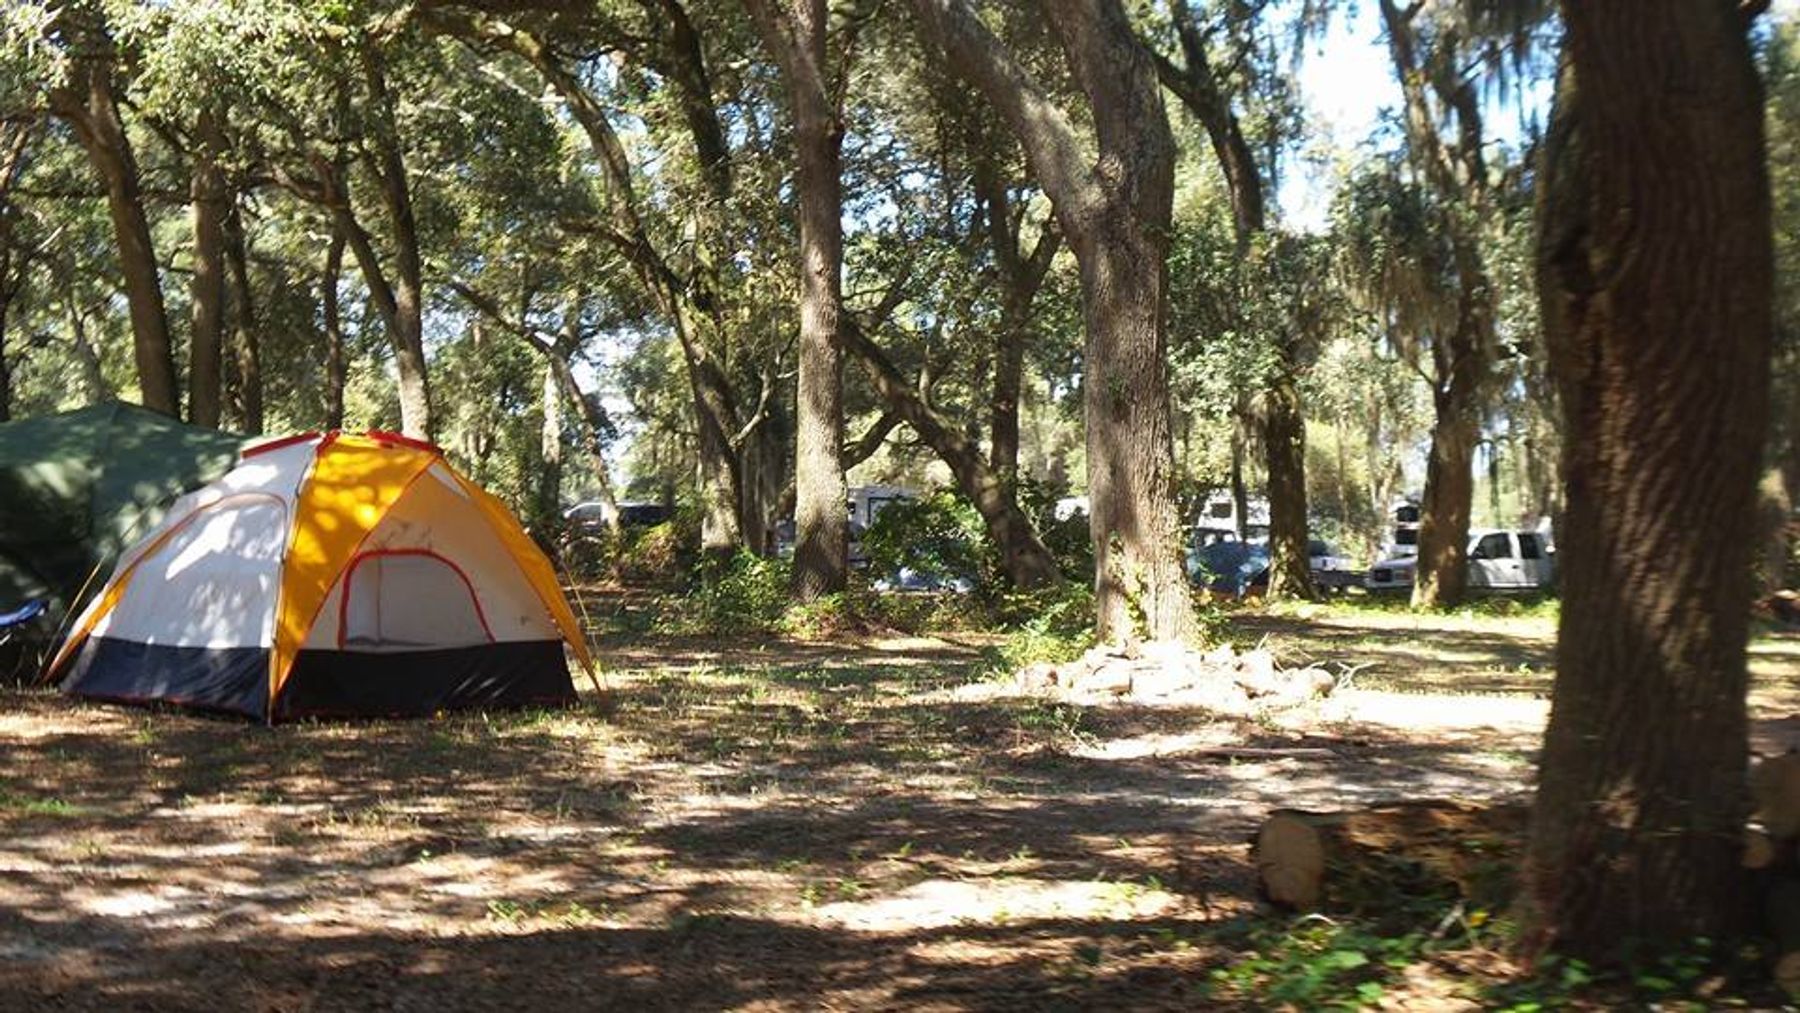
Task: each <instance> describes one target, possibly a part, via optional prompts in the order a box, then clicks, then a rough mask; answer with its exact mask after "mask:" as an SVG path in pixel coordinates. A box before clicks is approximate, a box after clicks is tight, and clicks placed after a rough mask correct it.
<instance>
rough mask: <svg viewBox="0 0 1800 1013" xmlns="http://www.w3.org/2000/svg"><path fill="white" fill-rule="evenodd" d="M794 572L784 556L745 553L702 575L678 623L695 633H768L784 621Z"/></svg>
mask: <svg viewBox="0 0 1800 1013" xmlns="http://www.w3.org/2000/svg"><path fill="white" fill-rule="evenodd" d="M790 576H791V570H790V567H789V565H788V562H787V561H786V560H784V559H766V558H764V557H762V556H758V555H755V554H753V553H749V552H740V553H738V554H737V555H736V556H734V557H732V559H731V561H730V562H729V563H727V564H725V565H724V566H722V567H718V568H716V569H714V570H713V572H711V573H709V574H706V575H703V576H700V577H697V578H696V580H695V582H694V589H693V590H692V591H690V592H689V593H688V595H687V597H686V606H685V608H684V609H683V610H682V611H683V613H684V614H683V615H682V616H680V617H679V618H678V619H676V621H675V624H676V625H677V626H678V627H680V628H681V629H682V630H683V631H685V632H690V633H713V634H728V633H766V632H769V631H771V630H774V629H777V628H778V627H779V626H780V625H781V621H782V615H783V613H784V612H786V610H787V607H788V604H789V603H790V601H791V600H792V594H791V593H790V592H789V589H788V582H789V579H790Z"/></svg>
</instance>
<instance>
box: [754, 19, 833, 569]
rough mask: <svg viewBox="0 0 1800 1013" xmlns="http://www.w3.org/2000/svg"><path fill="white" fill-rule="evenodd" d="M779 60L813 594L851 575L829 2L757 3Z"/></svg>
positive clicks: (799, 546) (802, 502) (800, 449)
mask: <svg viewBox="0 0 1800 1013" xmlns="http://www.w3.org/2000/svg"><path fill="white" fill-rule="evenodd" d="M749 6H750V8H751V13H752V14H753V15H754V16H755V19H756V21H757V25H758V28H759V29H760V30H761V33H762V36H763V40H764V42H765V43H766V44H767V45H768V47H769V49H770V51H771V52H772V53H773V54H774V55H775V58H776V61H777V62H778V63H779V64H780V65H781V76H782V80H783V84H784V85H785V86H786V88H787V92H788V102H789V107H790V109H791V111H792V113H793V117H794V147H795V154H796V157H797V159H798V163H799V164H798V168H797V171H796V173H795V189H796V190H797V191H798V196H799V203H800V210H799V218H800V382H799V390H798V394H797V397H796V400H797V402H798V403H797V404H796V405H795V411H794V429H795V445H794V496H795V502H794V531H795V540H794V594H795V596H796V597H798V598H799V600H801V601H812V600H814V599H817V598H820V597H823V596H824V595H828V594H832V593H834V592H837V591H841V590H843V589H844V587H845V585H846V583H847V581H848V580H849V570H850V565H849V518H848V516H847V514H846V507H845V504H846V503H847V501H848V499H849V490H848V489H847V488H846V487H845V484H844V461H843V457H842V454H843V449H844V363H843V355H842V352H841V351H840V349H839V344H838V327H839V318H840V316H841V315H842V312H843V276H842V274H843V262H844V235H843V210H844V197H843V165H842V162H843V144H844V128H843V124H842V122H841V121H840V120H839V117H838V111H837V107H836V104H835V102H834V101H833V98H832V94H831V88H830V87H829V84H828V82H827V81H826V77H825V73H826V71H825V61H826V52H825V28H826V24H825V23H826V14H827V6H826V4H825V0H751V3H750V4H749Z"/></svg>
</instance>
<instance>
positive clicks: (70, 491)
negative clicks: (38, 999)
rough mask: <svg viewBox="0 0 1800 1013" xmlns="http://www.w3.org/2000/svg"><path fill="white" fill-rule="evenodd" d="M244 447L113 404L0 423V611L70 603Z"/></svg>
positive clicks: (231, 438)
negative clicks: (33, 602)
mask: <svg viewBox="0 0 1800 1013" xmlns="http://www.w3.org/2000/svg"><path fill="white" fill-rule="evenodd" d="M243 443H244V440H243V438H242V437H238V436H233V435H230V434H228V433H221V432H217V431H215V430H211V429H198V428H195V427H193V426H187V425H183V424H181V423H180V422H177V421H175V420H174V419H171V418H169V417H167V416H165V415H160V414H158V413H156V412H152V411H148V410H146V409H143V408H139V407H138V406H136V405H130V404H125V403H124V402H120V401H109V402H104V403H101V404H97V405H93V406H92V407H88V408H82V409H78V410H76V411H72V412H64V413H62V414H60V415H43V416H38V417H36V418H29V419H22V420H20V421H18V422H8V423H5V424H0V612H4V611H6V610H7V609H10V608H12V607H13V606H15V605H17V604H19V603H20V602H22V601H24V600H26V599H29V598H49V599H51V600H52V602H53V603H54V605H55V607H57V608H58V609H61V608H66V607H68V606H69V605H71V604H72V603H73V602H74V599H75V598H76V596H77V595H78V594H79V593H80V592H81V589H82V587H83V585H84V584H87V583H88V578H89V576H90V575H91V574H93V573H94V572H95V571H96V570H98V569H101V568H103V567H105V568H110V566H111V564H112V562H113V560H114V559H115V558H116V557H117V556H118V554H119V552H120V551H121V550H122V549H124V548H125V547H126V546H128V545H130V544H132V543H133V542H134V541H136V540H137V539H138V538H140V537H141V536H142V535H143V534H144V533H145V532H147V531H148V530H149V529H150V528H151V527H152V526H154V525H155V524H156V522H157V521H158V520H159V519H160V518H161V517H162V514H163V511H164V510H166V509H167V508H168V506H169V504H170V503H171V502H173V501H174V499H175V497H177V496H180V495H181V494H182V493H185V492H189V491H191V490H194V489H197V488H199V487H200V486H203V485H205V484H206V483H208V482H211V481H212V480H213V479H216V478H218V477H219V476H221V475H223V474H225V472H227V471H229V470H230V469H231V466H232V465H233V464H235V463H236V462H237V457H238V449H239V447H240V446H242V445H243ZM104 579H105V574H104V573H102V574H101V575H100V578H99V579H97V580H95V581H94V582H93V583H94V586H96V587H97V586H99V584H100V583H101V582H102V581H103V580H104Z"/></svg>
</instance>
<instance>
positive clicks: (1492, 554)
mask: <svg viewBox="0 0 1800 1013" xmlns="http://www.w3.org/2000/svg"><path fill="white" fill-rule="evenodd" d="M1548 549H1549V546H1548V545H1547V543H1546V542H1545V540H1544V536H1543V535H1542V534H1541V533H1539V532H1536V531H1498V530H1494V529H1491V528H1490V529H1478V530H1475V531H1471V532H1469V587H1471V588H1476V589H1480V590H1492V591H1540V590H1544V589H1546V588H1549V587H1552V586H1554V585H1555V583H1556V563H1555V560H1554V558H1553V557H1552V555H1551V553H1550V552H1549V551H1548ZM1418 567H1419V560H1418V557H1417V556H1416V555H1405V556H1393V557H1390V558H1387V559H1383V560H1378V561H1377V562H1376V563H1375V565H1373V566H1371V567H1369V576H1368V579H1367V580H1365V581H1364V582H1363V586H1365V587H1367V588H1368V589H1369V590H1371V591H1396V590H1401V589H1403V588H1409V587H1412V585H1413V578H1414V577H1415V576H1416V575H1417V573H1418Z"/></svg>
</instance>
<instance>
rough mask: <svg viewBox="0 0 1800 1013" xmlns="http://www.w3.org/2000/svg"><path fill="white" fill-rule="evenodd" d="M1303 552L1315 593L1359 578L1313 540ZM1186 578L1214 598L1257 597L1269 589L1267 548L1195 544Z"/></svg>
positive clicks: (1228, 543)
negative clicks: (1226, 596) (1304, 552)
mask: <svg viewBox="0 0 1800 1013" xmlns="http://www.w3.org/2000/svg"><path fill="white" fill-rule="evenodd" d="M1202 530H1204V529H1202ZM1306 550H1307V551H1306V555H1307V565H1308V567H1309V568H1310V569H1311V570H1312V579H1313V586H1315V587H1317V588H1318V589H1319V590H1321V591H1336V590H1342V589H1344V588H1346V587H1349V586H1352V585H1353V584H1355V583H1357V582H1359V581H1360V579H1361V575H1360V574H1358V573H1356V571H1354V570H1352V569H1351V568H1350V559H1349V558H1348V557H1346V556H1340V555H1338V554H1337V552H1336V550H1334V549H1333V548H1332V547H1331V545H1330V543H1328V542H1324V541H1321V540H1319V539H1316V538H1315V539H1313V540H1311V541H1310V542H1308V543H1307V546H1306ZM1188 576H1189V577H1190V578H1191V579H1192V580H1193V583H1194V584H1195V586H1197V587H1204V588H1206V589H1207V590H1209V591H1212V592H1213V593H1215V594H1229V595H1234V596H1239V597H1241V596H1243V595H1247V594H1260V593H1262V592H1263V591H1266V590H1268V587H1269V544H1268V542H1266V541H1264V542H1239V541H1232V540H1229V539H1218V540H1214V541H1208V542H1199V544H1197V545H1196V547H1195V548H1194V549H1193V551H1191V552H1189V554H1188Z"/></svg>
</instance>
